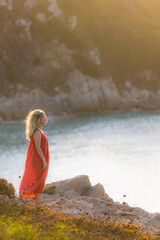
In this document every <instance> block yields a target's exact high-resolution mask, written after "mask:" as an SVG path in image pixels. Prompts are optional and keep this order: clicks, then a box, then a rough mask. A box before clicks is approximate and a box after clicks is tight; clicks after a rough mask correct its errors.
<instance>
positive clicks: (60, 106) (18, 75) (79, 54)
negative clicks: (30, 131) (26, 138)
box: [0, 0, 160, 120]
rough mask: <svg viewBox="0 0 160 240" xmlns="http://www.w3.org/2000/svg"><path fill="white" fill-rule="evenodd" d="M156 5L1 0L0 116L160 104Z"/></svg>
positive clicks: (159, 5) (120, 1)
mask: <svg viewBox="0 0 160 240" xmlns="http://www.w3.org/2000/svg"><path fill="white" fill-rule="evenodd" d="M159 10H160V3H159V1H154V2H153V1H151V0H148V1H147V2H146V1H143V0H142V1H140V2H139V1H138V0H127V1H124V0H118V1H111V0H106V1H105V2H104V1H103V0H92V1H90V0H85V1H84V0H81V1H79V0H67V1H66V0H21V1H18V0H0V29H1V35H0V86H1V87H0V116H1V119H2V120H3V119H4V120H13V119H21V118H23V117H24V115H25V114H26V112H27V111H28V110H29V109H31V108H35V107H41V108H43V109H44V110H46V111H47V112H48V113H49V114H51V115H52V114H58V115H61V114H62V113H64V112H67V113H68V112H69V113H71V112H84V111H85V112H99V111H106V110H108V109H109V110H115V109H120V110H123V109H131V108H142V109H158V107H159V99H160V87H159V77H160V69H159V62H160V61H159V60H160V44H159V36H160V22H159ZM15 111H18V114H15Z"/></svg>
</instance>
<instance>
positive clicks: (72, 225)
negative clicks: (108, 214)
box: [0, 200, 160, 240]
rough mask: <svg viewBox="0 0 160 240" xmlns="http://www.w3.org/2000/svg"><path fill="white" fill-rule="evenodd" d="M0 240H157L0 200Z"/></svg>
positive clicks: (128, 229)
mask: <svg viewBox="0 0 160 240" xmlns="http://www.w3.org/2000/svg"><path fill="white" fill-rule="evenodd" d="M0 239H1V240H36V239H41V240H51V239H53V240H54V239H55V240H73V239H77V240H81V239H86V240H92V239H93V240H95V239H96V240H114V239H122V240H125V239H126V240H131V239H136V240H138V239H139V240H159V239H160V238H159V237H154V236H149V235H147V234H146V233H144V232H141V231H140V228H139V226H136V225H132V224H129V225H125V224H114V223H112V222H110V221H109V220H107V221H106V222H101V221H98V220H96V219H92V220H89V219H87V218H86V217H77V218H75V217H69V216H64V215H63V214H59V213H54V212H52V211H50V210H49V209H47V208H46V207H43V208H41V207H39V208H34V207H32V206H28V205H25V206H11V205H9V204H6V203H5V202H4V201H3V200H0Z"/></svg>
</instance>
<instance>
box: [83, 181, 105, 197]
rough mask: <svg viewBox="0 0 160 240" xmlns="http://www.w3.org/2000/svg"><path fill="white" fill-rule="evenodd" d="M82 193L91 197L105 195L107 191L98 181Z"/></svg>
mask: <svg viewBox="0 0 160 240" xmlns="http://www.w3.org/2000/svg"><path fill="white" fill-rule="evenodd" d="M81 195H83V196H89V197H97V198H98V197H104V196H105V191H104V187H103V185H102V184H100V183H97V184H96V185H94V186H92V187H90V188H89V189H87V190H86V191H84V192H83V193H82V194H81Z"/></svg>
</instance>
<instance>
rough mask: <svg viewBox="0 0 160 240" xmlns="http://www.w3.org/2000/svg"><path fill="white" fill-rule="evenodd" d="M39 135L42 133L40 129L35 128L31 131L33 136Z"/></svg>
mask: <svg viewBox="0 0 160 240" xmlns="http://www.w3.org/2000/svg"><path fill="white" fill-rule="evenodd" d="M41 135H43V133H42V131H41V130H40V129H36V130H35V131H34V133H33V137H34V138H36V137H41Z"/></svg>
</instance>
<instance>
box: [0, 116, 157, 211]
mask: <svg viewBox="0 0 160 240" xmlns="http://www.w3.org/2000/svg"><path fill="white" fill-rule="evenodd" d="M42 129H43V131H44V132H45V134H46V135H47V137H48V141H49V150H50V166H49V172H48V176H47V179H46V183H51V182H55V181H59V180H65V179H68V178H73V177H75V176H78V175H88V176H89V179H90V182H91V184H92V186H94V185H96V184H97V183H101V184H102V185H103V187H104V189H105V192H106V193H107V194H108V195H109V197H110V198H112V199H113V200H114V201H115V202H120V203H123V202H126V203H127V204H128V205H129V206H131V207H140V208H143V209H144V210H146V211H148V212H153V213H155V212H160V188H159V187H160V112H125V113H110V114H107V113H105V114H101V115H96V116H88V117H87V116H83V117H74V118H67V119H60V120H56V121H54V120H52V121H51V120H50V121H49V122H48V124H47V125H46V126H44V127H43V128H42ZM28 146H29V141H28V140H27V139H26V138H25V124H24V122H7V123H5V124H1V125H0V178H5V179H7V181H8V182H10V183H12V184H13V186H14V187H15V189H16V195H17V196H18V189H19V184H20V181H21V178H20V177H22V176H23V172H24V167H25V161H26V154H27V149H28Z"/></svg>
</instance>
